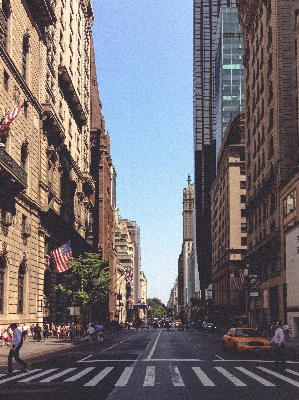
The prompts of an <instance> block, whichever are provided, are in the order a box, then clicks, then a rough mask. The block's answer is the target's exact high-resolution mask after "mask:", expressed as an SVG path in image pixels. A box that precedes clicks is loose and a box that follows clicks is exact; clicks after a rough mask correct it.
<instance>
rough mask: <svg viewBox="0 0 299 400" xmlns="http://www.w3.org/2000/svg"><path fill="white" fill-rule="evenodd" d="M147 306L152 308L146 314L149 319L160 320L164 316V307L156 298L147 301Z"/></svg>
mask: <svg viewBox="0 0 299 400" xmlns="http://www.w3.org/2000/svg"><path fill="white" fill-rule="evenodd" d="M147 304H148V305H150V306H151V307H152V309H151V310H150V311H149V312H148V313H149V315H150V317H151V318H161V317H163V316H164V315H165V314H166V306H165V305H164V304H163V303H162V302H161V300H159V299H157V297H153V298H152V299H147Z"/></svg>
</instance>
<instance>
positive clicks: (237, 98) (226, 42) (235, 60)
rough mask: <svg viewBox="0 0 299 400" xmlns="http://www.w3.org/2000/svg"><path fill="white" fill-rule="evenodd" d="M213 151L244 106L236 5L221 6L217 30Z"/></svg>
mask: <svg viewBox="0 0 299 400" xmlns="http://www.w3.org/2000/svg"><path fill="white" fill-rule="evenodd" d="M215 53H216V66H215V96H216V153H217V154H218V150H219V148H220V144H221V140H222V137H223V134H224V133H225V130H226V127H227V123H228V121H229V119H230V117H231V115H232V113H235V112H236V111H239V110H241V109H243V107H244V67H243V54H244V45H243V34H242V28H241V25H240V23H239V15H238V8H237V7H221V9H220V13H219V18H218V26H217V32H216V43H215Z"/></svg>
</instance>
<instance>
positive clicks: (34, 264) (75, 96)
mask: <svg viewBox="0 0 299 400" xmlns="http://www.w3.org/2000/svg"><path fill="white" fill-rule="evenodd" d="M92 21H93V12H92V8H91V2H90V0H73V1H70V0H60V1H56V0H51V1H50V0H42V1H32V0H30V1H29V0H24V1H21V0H16V1H10V0H1V1H0V74H1V76H2V79H1V91H0V118H3V117H4V116H5V115H6V114H7V112H8V111H10V110H12V109H14V108H15V107H16V106H19V105H21V104H23V102H24V100H26V101H27V103H25V106H24V107H23V108H22V110H21V112H20V114H19V115H18V116H17V117H16V119H15V120H14V121H13V122H12V123H11V125H10V130H9V134H8V137H7V139H6V138H5V139H3V138H2V140H1V141H2V145H1V148H0V181H1V184H0V192H1V193H0V210H1V223H0V288H1V290H0V297H1V299H0V313H1V323H2V324H8V323H10V322H12V321H17V322H22V321H27V322H28V323H29V322H42V321H43V319H44V318H47V319H49V320H51V321H59V320H60V321H63V320H64V319H65V318H66V314H65V313H66V307H65V303H64V299H63V298H60V296H59V295H58V293H56V291H55V285H56V284H57V283H59V282H60V279H62V278H61V276H60V274H57V273H56V270H55V266H54V265H53V262H52V260H51V257H50V252H51V251H52V250H54V249H55V248H57V247H59V246H61V245H62V244H63V243H65V242H66V241H68V240H71V243H72V248H73V255H74V256H75V257H76V256H79V255H80V254H82V253H83V252H85V251H88V250H90V249H92V248H93V247H92V246H91V245H94V243H95V241H94V239H93V237H92V232H91V231H90V226H91V221H92V212H93V204H92V201H91V200H92V199H91V194H92V193H93V192H94V189H95V188H94V182H93V180H92V178H91V176H90V173H89V171H90V151H89V148H90V54H91V38H92V32H91V26H92Z"/></svg>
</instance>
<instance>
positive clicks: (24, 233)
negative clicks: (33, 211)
mask: <svg viewBox="0 0 299 400" xmlns="http://www.w3.org/2000/svg"><path fill="white" fill-rule="evenodd" d="M30 235H31V226H30V225H29V224H24V225H23V226H22V236H25V237H28V236H30Z"/></svg>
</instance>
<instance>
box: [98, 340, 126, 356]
mask: <svg viewBox="0 0 299 400" xmlns="http://www.w3.org/2000/svg"><path fill="white" fill-rule="evenodd" d="M126 340H127V339H124V340H122V341H121V342H119V343H116V344H114V345H113V346H110V347H108V348H107V349H104V350H102V353H104V352H105V351H107V350H110V349H113V347H116V346H119V345H120V344H122V343H123V342H125V341H126Z"/></svg>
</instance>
